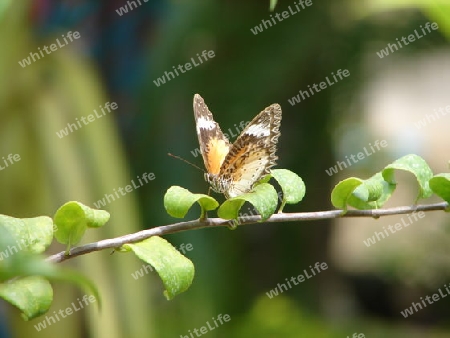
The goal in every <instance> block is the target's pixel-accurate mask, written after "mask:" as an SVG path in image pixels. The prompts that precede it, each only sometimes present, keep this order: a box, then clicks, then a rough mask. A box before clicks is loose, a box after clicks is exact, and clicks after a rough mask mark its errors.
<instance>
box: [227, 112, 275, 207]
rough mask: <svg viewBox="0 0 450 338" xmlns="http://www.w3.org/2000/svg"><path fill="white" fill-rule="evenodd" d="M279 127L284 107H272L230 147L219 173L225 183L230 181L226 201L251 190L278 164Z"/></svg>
mask: <svg viewBox="0 0 450 338" xmlns="http://www.w3.org/2000/svg"><path fill="white" fill-rule="evenodd" d="M280 124H281V107H280V105H279V104H272V105H271V106H269V107H267V108H266V109H264V110H263V111H262V112H261V113H259V114H258V115H257V116H256V117H255V118H254V119H253V120H252V121H251V122H250V123H249V124H248V125H247V127H246V128H245V129H244V130H243V131H242V133H241V135H239V137H238V138H237V140H236V141H235V142H234V144H233V145H232V146H231V148H230V150H229V152H228V154H227V155H226V157H225V160H224V161H223V164H222V166H221V169H220V173H219V177H220V179H221V180H222V181H224V182H229V185H228V187H227V190H226V191H225V192H224V193H225V196H226V197H227V198H228V197H235V196H238V195H241V194H243V193H246V192H248V191H250V190H251V188H252V187H253V184H254V183H255V182H256V181H258V180H259V179H260V178H261V177H262V176H264V175H265V174H268V173H269V172H270V168H272V167H273V166H274V165H276V160H277V159H278V157H277V156H276V154H275V153H276V151H277V143H278V138H279V137H280V130H279V128H280Z"/></svg>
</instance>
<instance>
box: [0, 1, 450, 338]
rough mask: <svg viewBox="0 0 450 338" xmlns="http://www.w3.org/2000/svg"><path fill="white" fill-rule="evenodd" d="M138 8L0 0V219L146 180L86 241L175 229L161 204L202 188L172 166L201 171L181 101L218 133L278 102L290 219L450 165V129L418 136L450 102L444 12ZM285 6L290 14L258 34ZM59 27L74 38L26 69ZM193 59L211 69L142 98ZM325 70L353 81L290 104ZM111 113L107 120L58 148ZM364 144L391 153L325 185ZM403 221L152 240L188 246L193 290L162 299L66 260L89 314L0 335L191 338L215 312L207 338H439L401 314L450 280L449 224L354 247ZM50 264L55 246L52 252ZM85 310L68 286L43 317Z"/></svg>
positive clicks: (367, 7)
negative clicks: (83, 280)
mask: <svg viewBox="0 0 450 338" xmlns="http://www.w3.org/2000/svg"><path fill="white" fill-rule="evenodd" d="M132 2H133V1H131V2H130V1H128V2H127V1H113V0H111V1H100V0H97V1H96V0H71V1H63V0H62V1H50V0H35V1H31V0H20V1H12V0H11V1H8V0H2V2H1V3H0V41H1V45H2V48H1V53H0V74H1V76H0V88H1V90H0V157H6V156H7V155H8V154H10V153H12V154H19V155H20V157H21V160H20V161H18V162H16V163H14V164H13V165H11V166H10V167H8V168H6V169H4V170H2V171H0V188H1V191H2V198H1V199H0V213H2V214H7V215H11V216H15V217H34V216H38V215H50V216H52V215H53V214H54V212H55V211H56V210H57V208H58V207H59V206H60V205H62V204H63V203H65V202H67V201H69V200H78V201H80V202H82V203H84V204H86V205H89V206H91V207H94V203H96V202H97V201H98V200H100V199H102V198H103V197H104V196H105V194H111V193H113V191H114V189H118V188H119V187H124V186H125V185H127V184H129V182H130V181H131V180H132V179H135V178H136V177H137V176H142V174H143V173H154V175H155V180H153V181H151V182H149V183H148V184H145V185H144V186H142V187H140V188H139V189H137V190H135V191H133V192H132V193H129V194H127V195H126V196H123V197H121V198H120V199H117V200H115V201H113V202H111V203H107V205H106V206H105V208H104V209H106V210H108V211H109V212H110V213H111V221H110V222H109V223H108V225H107V226H105V227H104V228H102V229H100V230H98V231H91V232H90V233H89V234H88V235H87V236H86V238H85V241H84V243H88V242H91V241H96V240H100V239H104V238H111V237H116V236H120V235H124V234H128V233H132V232H136V231H139V230H140V229H146V228H151V227H154V226H159V225H164V224H170V223H174V222H176V221H178V220H175V219H173V218H171V217H170V216H168V215H167V214H166V212H165V211H164V207H163V195H164V193H165V191H166V190H167V188H168V187H170V186H171V185H181V186H183V187H186V188H188V189H190V190H191V191H194V192H203V193H205V192H206V191H207V184H206V183H205V182H204V181H203V175H202V173H200V172H199V171H198V170H196V169H194V168H192V167H190V166H187V165H186V164H184V163H183V162H180V161H177V160H175V159H173V158H170V157H168V156H167V153H168V152H171V153H174V154H177V155H179V156H182V157H183V158H185V159H187V160H189V161H191V162H193V163H195V164H197V165H199V166H203V163H202V160H201V158H200V157H196V156H193V153H195V149H196V148H197V147H198V141H197V136H196V132H195V124H194V118H193V111H192V99H193V95H194V94H195V93H199V94H201V95H202V97H203V98H204V99H205V101H206V103H207V104H208V106H209V108H210V109H211V111H212V112H213V113H214V116H215V119H216V121H217V122H219V123H220V125H221V127H222V130H223V131H224V132H226V131H227V130H228V129H229V128H230V129H231V130H235V127H236V126H238V125H239V123H240V122H241V121H249V120H251V119H252V118H253V117H254V116H255V115H256V114H257V113H258V112H259V111H261V110H262V109H263V108H264V107H266V106H268V105H270V104H272V103H279V104H280V105H281V107H282V109H283V121H282V126H281V134H282V135H281V138H280V140H279V147H278V156H279V158H280V159H279V165H278V167H280V168H288V169H290V170H292V171H294V172H296V173H298V174H299V175H300V176H301V177H302V178H303V180H304V182H305V184H306V187H307V193H306V197H305V198H304V200H303V201H302V202H301V204H299V205H295V206H289V207H287V208H286V209H285V211H286V212H292V211H315V210H327V209H331V203H330V197H329V196H330V192H331V189H332V187H333V186H334V184H335V183H337V182H338V181H339V180H341V179H343V178H345V177H349V176H360V177H363V178H367V177H369V176H371V175H372V174H374V173H375V172H377V171H379V170H381V169H382V168H383V167H384V166H385V165H387V164H388V163H390V162H392V161H393V160H395V159H396V158H398V157H400V156H403V155H406V154H408V153H416V154H418V155H420V156H422V157H423V158H425V160H426V161H427V162H428V163H430V165H431V167H432V169H433V171H434V172H435V173H438V172H443V171H446V170H447V169H448V168H447V162H448V159H449V157H448V155H449V153H448V150H449V144H450V143H449V138H448V130H449V127H450V122H449V121H450V120H449V119H450V115H447V116H439V118H436V116H437V115H435V119H434V120H433V119H431V118H428V120H426V121H429V122H426V123H425V124H424V125H421V126H418V125H417V123H418V121H425V120H423V119H426V118H427V117H426V116H427V114H428V115H429V116H430V115H432V114H436V113H435V110H436V109H438V108H439V107H445V106H447V105H449V104H450V101H449V100H450V99H449V95H448V94H449V89H450V88H449V84H448V79H449V78H450V57H449V56H450V49H449V45H448V39H449V37H450V3H449V2H448V1H436V2H435V1H425V0H423V1H407V0H405V1H381V0H378V1H377V0H373V1H348V0H333V1H329V0H328V1H317V0H312V5H311V6H309V7H305V8H304V9H302V10H301V11H299V12H297V9H296V7H295V6H300V5H299V4H298V2H297V1H296V2H295V3H294V2H293V1H280V2H279V3H278V4H277V6H276V8H275V10H274V12H273V13H270V12H269V1H268V0H267V1H261V0H259V1H256V0H254V1H245V2H243V1H220V0H215V1H197V0H194V1H156V0H150V1H145V0H140V1H138V0H135V1H134V2H133V3H134V4H135V5H136V6H135V8H134V9H132V10H131V9H130V7H129V6H134V5H130V3H132ZM296 4H297V5H296ZM123 6H125V7H123ZM289 6H291V9H292V10H293V11H294V12H297V13H295V14H292V15H290V16H289V17H288V18H286V19H284V20H283V21H280V22H278V23H276V24H273V25H272V27H269V26H268V24H267V23H266V26H268V28H267V29H263V30H262V31H261V32H260V33H258V34H254V33H253V32H252V30H251V29H253V30H254V27H255V26H259V25H262V24H263V22H262V20H271V19H272V18H274V16H275V14H276V13H280V15H281V13H282V12H283V11H285V10H288V11H289ZM123 8H127V10H128V13H125V12H124V9H123ZM119 13H120V14H119ZM427 22H436V23H437V24H438V26H439V29H438V30H435V31H431V32H430V33H428V34H426V35H424V34H421V35H423V37H421V38H420V39H417V41H415V42H413V43H410V44H409V45H407V46H406V45H405V46H403V47H402V48H399V50H398V51H395V52H392V53H390V54H389V55H385V56H384V57H380V56H379V54H377V52H378V53H380V50H382V49H385V48H386V47H387V46H388V43H391V44H395V43H396V41H397V40H396V39H397V38H398V39H400V38H401V37H402V36H408V35H409V34H414V30H418V31H419V32H421V30H420V29H421V28H420V27H421V26H424V25H425V24H426V23H427ZM261 27H262V26H261ZM69 31H71V32H75V31H77V32H79V34H80V38H79V39H76V40H74V41H73V42H70V43H67V44H65V45H64V46H63V47H61V48H58V49H57V50H55V51H53V52H52V53H50V54H46V55H45V56H43V57H40V58H39V59H38V57H36V56H35V59H36V61H32V59H30V62H29V65H25V64H24V63H23V62H24V61H23V59H26V58H28V57H30V56H31V54H30V53H38V52H39V50H42V49H43V48H44V46H46V45H47V46H49V45H50V44H52V43H55V41H56V39H58V38H59V39H60V41H62V36H63V35H64V36H67V35H68V32H69ZM39 48H40V49H39ZM392 48H393V47H392ZM204 50H207V51H208V50H212V51H214V53H215V57H214V58H211V59H209V60H208V61H206V62H204V63H203V64H201V65H199V66H198V67H194V68H193V69H192V70H189V71H187V72H186V73H184V74H180V75H179V76H176V77H175V78H174V79H171V80H170V81H166V83H165V84H160V85H159V86H158V85H156V84H155V81H157V79H158V78H160V77H162V76H163V75H164V74H165V72H169V71H173V68H172V67H173V66H177V65H178V64H184V63H186V62H189V60H190V59H191V58H195V57H196V54H197V53H199V54H200V53H201V52H202V51H204ZM339 69H341V70H344V69H347V70H348V71H349V72H350V76H349V77H348V78H344V79H343V80H342V81H339V82H337V83H336V84H334V85H333V86H330V87H329V88H327V89H325V90H322V91H321V92H320V93H316V94H315V95H313V96H311V97H310V98H307V99H305V100H302V101H301V102H300V103H298V104H295V105H291V104H290V103H289V101H288V100H291V99H292V97H293V96H295V95H297V94H298V93H299V90H307V88H308V86H312V85H313V84H314V83H319V82H321V81H324V79H325V78H326V77H327V76H328V77H330V76H331V74H332V73H333V72H334V73H336V72H337V70H339ZM106 102H110V103H112V102H116V103H117V105H118V109H116V110H113V111H112V112H111V113H108V114H106V115H104V116H103V117H101V118H98V119H96V120H95V121H93V122H91V123H89V124H87V125H84V126H83V127H80V128H79V129H78V130H75V131H73V132H71V133H68V135H67V136H64V137H59V136H58V135H57V133H58V132H60V130H62V129H64V128H65V127H67V126H68V123H75V122H76V121H80V120H81V118H82V117H86V116H88V115H89V114H92V113H93V111H94V109H97V110H98V111H99V107H103V106H104V105H105V103H106ZM77 119H78V120H77ZM232 139H234V137H232ZM376 140H386V141H387V143H388V147H386V149H382V150H380V151H379V152H376V153H373V154H372V155H371V156H369V157H367V158H365V159H364V160H361V161H360V162H358V163H356V164H354V165H352V166H350V167H349V168H347V169H345V170H340V171H339V173H337V174H336V175H331V176H330V175H329V174H327V172H326V170H327V169H329V168H330V167H333V166H334V165H336V163H337V162H336V161H343V160H344V159H345V156H350V154H356V153H357V152H359V151H361V150H362V149H363V148H364V147H368V146H369V144H374V142H375V141H376ZM398 180H399V182H400V184H399V188H398V191H397V192H396V194H395V198H393V200H392V201H390V202H389V204H388V205H387V206H388V207H389V206H395V205H410V204H412V203H413V201H414V197H415V196H416V191H417V188H416V185H415V183H414V181H413V180H412V178H411V177H409V176H407V175H405V176H402V175H399V177H398ZM219 198H221V197H219ZM432 201H434V200H430V201H429V202H432ZM197 214H198V213H196V212H192V213H190V214H189V215H188V216H187V217H186V219H193V218H194V217H196V215H197ZM399 219H400V217H389V218H387V219H386V220H378V221H375V220H346V219H343V220H339V221H335V222H332V221H316V222H305V223H287V224H256V225H249V226H244V227H242V228H239V229H237V230H236V231H229V230H228V229H225V228H224V229H210V230H207V229H204V230H198V231H190V232H184V233H180V234H175V235H170V236H166V238H167V239H168V240H169V241H170V242H171V243H173V244H174V245H175V246H177V247H178V246H179V245H181V244H191V245H192V247H193V250H191V251H189V252H186V256H187V257H188V258H190V259H191V260H192V261H193V262H194V264H195V267H196V276H195V280H194V283H193V285H192V287H191V288H190V289H189V290H188V291H187V292H185V293H184V294H182V295H180V296H178V297H176V298H175V299H174V300H172V301H169V302H168V301H166V300H165V298H164V297H163V295H162V291H163V288H162V285H161V282H160V280H159V279H158V277H157V276H156V274H155V273H153V272H151V273H148V274H147V275H145V276H144V277H142V278H138V279H134V278H133V277H132V274H134V273H135V272H136V271H138V270H139V269H141V268H142V264H143V263H142V262H140V261H138V260H137V259H136V258H135V257H134V256H131V255H122V254H114V255H110V252H108V251H103V252H96V253H91V254H88V255H85V256H82V257H78V258H76V259H72V260H70V261H68V262H65V263H63V264H65V265H67V266H71V267H73V268H74V269H78V270H79V271H82V272H83V273H85V274H86V275H88V276H89V277H90V278H91V279H92V280H93V281H94V282H95V283H96V284H97V285H98V286H99V289H100V292H101V294H102V296H103V299H104V308H103V311H102V312H101V313H98V311H97V309H96V308H94V307H92V308H86V309H85V310H83V311H79V312H77V313H76V314H74V315H72V316H70V317H69V318H66V319H64V320H61V321H60V322H58V323H56V324H54V325H51V326H50V327H49V328H47V329H45V331H43V332H37V331H36V330H35V328H34V326H33V325H34V324H37V323H38V322H39V321H41V320H42V318H38V319H35V320H33V321H31V322H24V321H22V319H21V318H20V315H19V312H18V311H17V310H16V309H14V308H13V307H11V306H10V305H8V304H6V303H4V302H2V303H1V305H0V315H1V321H0V327H1V332H0V337H34V336H36V337H38V336H45V337H61V336H64V337H65V338H71V337H108V338H114V337H163V338H165V337H183V335H184V336H187V337H190V336H189V334H190V332H192V334H193V335H194V333H193V330H194V329H195V328H197V329H199V328H200V327H201V326H204V325H206V322H207V321H210V323H212V319H213V318H216V317H217V316H218V315H219V314H222V315H224V314H228V315H229V316H230V317H231V320H230V321H229V322H227V323H225V324H223V325H220V326H219V327H218V328H216V329H215V330H212V331H209V332H208V333H207V334H205V335H207V336H208V337H248V336H258V337H261V338H265V337H286V338H290V337H347V336H352V335H353V334H354V333H362V334H364V335H365V336H366V337H405V336H409V337H448V336H449V335H450V327H449V322H448V319H447V318H448V317H449V314H450V311H449V310H448V308H449V303H448V302H449V301H448V300H447V299H443V300H442V301H440V302H437V303H436V304H433V305H432V306H429V307H427V308H426V309H424V310H421V311H419V312H417V313H415V314H414V315H412V316H411V317H410V318H406V319H405V318H403V316H402V315H401V314H400V311H402V310H404V309H405V308H408V307H409V306H411V302H413V301H415V302H418V301H419V299H420V297H425V296H426V295H431V294H432V293H434V292H436V290H437V289H438V288H440V287H442V286H443V285H444V284H445V283H447V282H448V281H449V280H450V250H449V247H450V246H449V244H450V240H449V235H448V231H447V230H448V223H449V222H448V217H447V218H445V215H443V214H441V213H435V214H431V213H429V214H427V216H426V217H425V218H424V219H423V220H421V221H420V222H417V224H414V227H413V226H411V227H410V229H407V230H404V233H401V234H397V235H396V236H392V237H391V238H387V239H385V240H383V241H382V242H381V241H380V243H377V244H376V245H374V246H372V247H367V246H366V245H364V243H363V240H365V239H367V237H370V236H372V235H373V233H374V231H382V230H381V229H382V228H383V226H386V225H388V224H394V223H395V222H398V220H399ZM63 249H64V248H63V247H62V246H61V245H56V244H55V245H54V246H53V247H52V248H51V253H55V252H59V251H61V250H63ZM316 262H326V263H327V264H328V267H329V268H328V269H327V270H325V271H323V272H321V273H320V274H319V275H317V276H315V277H313V278H312V279H310V280H307V281H305V282H304V283H302V284H300V285H298V286H294V287H293V288H292V289H290V290H288V291H285V292H283V293H282V294H281V295H279V296H277V297H275V298H272V299H270V298H269V297H268V296H267V295H266V292H269V291H270V290H271V289H273V288H275V287H276V286H277V284H278V283H283V282H285V278H290V277H291V276H297V275H299V274H301V273H302V271H303V270H304V269H308V267H309V265H314V264H315V263H316ZM80 296H82V294H81V293H80V291H79V290H77V289H75V288H73V287H72V286H69V285H65V284H55V302H54V304H53V306H52V309H51V310H50V313H53V311H58V309H61V308H66V307H67V306H68V305H69V304H70V303H71V302H72V301H74V300H76V298H77V297H80ZM194 336H195V335H194Z"/></svg>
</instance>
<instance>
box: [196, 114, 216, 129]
mask: <svg viewBox="0 0 450 338" xmlns="http://www.w3.org/2000/svg"><path fill="white" fill-rule="evenodd" d="M215 127H216V124H215V122H214V121H211V120H207V119H205V118H203V117H200V118H199V119H198V120H197V131H198V130H199V129H207V130H212V129H214V128H215Z"/></svg>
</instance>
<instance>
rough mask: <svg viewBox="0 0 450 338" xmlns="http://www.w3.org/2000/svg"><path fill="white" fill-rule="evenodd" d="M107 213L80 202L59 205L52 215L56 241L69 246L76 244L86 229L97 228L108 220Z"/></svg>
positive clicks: (68, 247)
mask: <svg viewBox="0 0 450 338" xmlns="http://www.w3.org/2000/svg"><path fill="white" fill-rule="evenodd" d="M109 217H110V215H109V213H108V212H107V211H104V210H96V209H92V208H89V207H87V206H85V205H84V204H82V203H80V202H67V203H66V204H64V205H63V206H62V207H60V208H59V209H58V210H57V211H56V213H55V216H54V217H53V219H54V222H55V225H56V227H57V231H56V232H55V237H56V239H57V240H58V242H60V243H62V244H67V251H68V250H69V249H70V246H72V245H75V244H77V243H78V242H79V241H80V240H81V238H82V237H83V235H84V232H85V231H86V229H87V228H88V227H89V228H98V227H101V226H103V225H104V224H105V223H106V222H108V220H109Z"/></svg>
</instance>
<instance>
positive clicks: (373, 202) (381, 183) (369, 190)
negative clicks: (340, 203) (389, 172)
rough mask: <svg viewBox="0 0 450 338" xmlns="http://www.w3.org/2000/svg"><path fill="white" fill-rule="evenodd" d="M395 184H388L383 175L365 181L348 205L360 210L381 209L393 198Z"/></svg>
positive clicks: (352, 195) (356, 190)
mask: <svg viewBox="0 0 450 338" xmlns="http://www.w3.org/2000/svg"><path fill="white" fill-rule="evenodd" d="M395 186H396V185H395V184H392V183H388V182H386V181H385V180H384V179H383V176H382V175H381V173H377V174H375V175H373V176H372V177H371V178H369V179H367V180H364V181H363V182H362V184H361V185H360V186H358V187H357V188H356V189H355V190H354V191H353V193H352V194H351V196H350V197H349V198H348V204H349V205H351V206H352V207H354V208H356V209H359V210H367V209H377V208H381V207H382V206H383V204H384V203H386V201H387V200H388V199H389V198H390V197H391V195H392V193H393V192H394V190H395Z"/></svg>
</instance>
